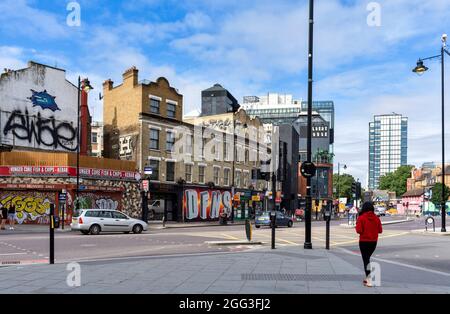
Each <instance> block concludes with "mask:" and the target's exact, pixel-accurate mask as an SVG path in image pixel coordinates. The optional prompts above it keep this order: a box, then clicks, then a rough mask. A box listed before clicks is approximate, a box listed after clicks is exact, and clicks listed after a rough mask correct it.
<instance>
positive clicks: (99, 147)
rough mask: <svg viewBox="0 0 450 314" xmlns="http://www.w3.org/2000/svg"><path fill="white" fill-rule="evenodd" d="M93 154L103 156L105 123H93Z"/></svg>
mask: <svg viewBox="0 0 450 314" xmlns="http://www.w3.org/2000/svg"><path fill="white" fill-rule="evenodd" d="M91 147H92V148H91V156H93V157H103V123H102V122H96V121H95V122H93V123H92V124H91Z"/></svg>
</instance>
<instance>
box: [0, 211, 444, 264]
mask: <svg viewBox="0 0 450 314" xmlns="http://www.w3.org/2000/svg"><path fill="white" fill-rule="evenodd" d="M386 220H390V219H386ZM345 222H346V221H345V220H341V221H333V223H332V227H331V242H330V244H331V248H332V249H335V248H337V247H343V248H348V249H349V250H350V251H357V243H358V237H357V235H356V234H355V231H354V229H352V228H346V227H343V226H341V224H342V223H345ZM421 223H422V222H420V221H411V222H407V223H402V224H394V225H387V226H385V228H384V229H385V232H384V233H383V235H382V236H381V237H380V245H379V250H378V251H377V254H379V255H380V256H382V257H384V256H386V257H389V258H393V259H398V260H401V261H404V260H405V259H406V260H408V261H409V260H411V259H412V260H413V261H414V262H417V264H418V265H422V266H423V265H426V264H427V263H430V265H431V267H436V268H437V269H442V267H443V266H442V265H441V261H442V260H447V261H448V260H450V255H446V254H438V251H439V248H437V247H434V246H433V245H432V243H436V242H439V241H441V242H443V243H447V241H448V239H450V238H446V237H443V238H439V239H435V238H430V237H425V236H419V235H413V234H411V233H410V230H413V229H417V228H419V225H420V224H421ZM422 227H423V225H422ZM304 233H305V231H304V224H303V223H296V224H295V225H294V228H277V229H276V245H277V247H285V246H303V243H304ZM220 240H227V241H231V240H246V235H245V231H244V226H242V225H228V226H208V227H189V228H168V229H155V228H151V229H150V231H148V232H146V233H144V234H140V235H134V234H128V235H127V234H101V235H99V236H85V235H81V234H80V233H77V232H64V233H58V232H57V233H56V234H55V259H56V262H57V263H58V262H60V263H64V262H70V261H86V260H99V259H113V258H123V257H136V256H156V255H173V254H191V253H216V252H240V251H245V250H256V249H258V248H261V246H251V245H232V246H217V245H211V244H208V243H207V242H208V241H220ZM253 240H255V241H261V242H263V243H264V244H263V246H262V247H268V246H269V245H270V240H271V230H270V229H269V228H261V229H254V230H253ZM312 241H313V247H314V248H324V247H325V224H324V222H313V229H312ZM48 248H49V238H48V234H47V233H45V232H43V233H42V232H41V233H14V232H10V231H8V232H5V233H0V262H1V263H2V264H3V265H8V264H14V263H20V264H35V263H47V262H48V255H49V250H48ZM397 255H398V256H397ZM417 256H418V257H417ZM431 256H432V258H431V260H428V259H429V258H430V257H431ZM434 256H439V257H437V258H436V257H434Z"/></svg>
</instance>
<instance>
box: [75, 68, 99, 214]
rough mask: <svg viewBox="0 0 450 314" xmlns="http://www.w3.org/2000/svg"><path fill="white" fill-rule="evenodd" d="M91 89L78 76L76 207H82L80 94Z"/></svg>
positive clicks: (85, 80)
mask: <svg viewBox="0 0 450 314" xmlns="http://www.w3.org/2000/svg"><path fill="white" fill-rule="evenodd" d="M91 89H94V88H93V87H92V86H91V84H90V82H89V80H88V79H84V80H83V81H81V77H79V76H78V90H77V92H78V103H77V198H76V203H75V208H76V209H77V210H78V209H80V199H79V194H80V144H81V143H80V138H81V128H80V110H81V102H80V96H81V92H82V91H84V92H86V93H88V92H89V91H90V90H91Z"/></svg>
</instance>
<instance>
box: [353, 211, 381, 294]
mask: <svg viewBox="0 0 450 314" xmlns="http://www.w3.org/2000/svg"><path fill="white" fill-rule="evenodd" d="M356 232H358V233H359V249H360V250H361V256H362V258H363V262H364V271H365V272H366V279H365V280H364V285H365V286H368V287H372V281H371V280H370V270H368V269H367V266H368V265H369V264H370V257H371V256H372V254H373V252H375V249H376V248H377V242H378V234H380V233H382V232H383V228H382V226H381V221H380V218H378V217H377V215H375V208H374V207H373V204H372V203H370V202H366V203H364V204H363V207H362V210H361V213H360V214H359V217H358V220H357V222H356Z"/></svg>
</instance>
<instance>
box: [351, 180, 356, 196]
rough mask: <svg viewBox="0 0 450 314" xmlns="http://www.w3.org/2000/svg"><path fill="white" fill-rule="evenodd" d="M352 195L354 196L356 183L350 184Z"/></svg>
mask: <svg viewBox="0 0 450 314" xmlns="http://www.w3.org/2000/svg"><path fill="white" fill-rule="evenodd" d="M352 195H353V196H356V182H353V183H352Z"/></svg>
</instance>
